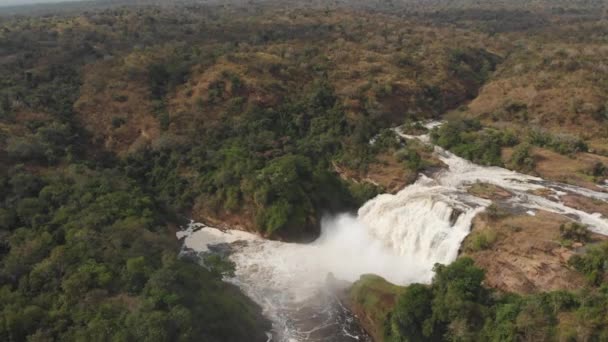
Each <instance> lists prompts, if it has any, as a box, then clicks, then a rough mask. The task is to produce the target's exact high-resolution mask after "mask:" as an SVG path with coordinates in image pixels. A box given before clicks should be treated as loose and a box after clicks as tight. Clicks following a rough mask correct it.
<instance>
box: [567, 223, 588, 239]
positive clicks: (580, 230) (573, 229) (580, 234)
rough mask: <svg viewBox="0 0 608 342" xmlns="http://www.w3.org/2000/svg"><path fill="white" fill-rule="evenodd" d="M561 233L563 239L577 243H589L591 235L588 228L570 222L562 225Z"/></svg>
mask: <svg viewBox="0 0 608 342" xmlns="http://www.w3.org/2000/svg"><path fill="white" fill-rule="evenodd" d="M559 233H560V235H561V237H562V239H568V240H572V241H575V242H587V241H589V238H590V235H591V234H590V232H589V229H588V228H587V226H585V225H583V224H580V223H578V222H569V223H564V224H562V225H560V226H559Z"/></svg>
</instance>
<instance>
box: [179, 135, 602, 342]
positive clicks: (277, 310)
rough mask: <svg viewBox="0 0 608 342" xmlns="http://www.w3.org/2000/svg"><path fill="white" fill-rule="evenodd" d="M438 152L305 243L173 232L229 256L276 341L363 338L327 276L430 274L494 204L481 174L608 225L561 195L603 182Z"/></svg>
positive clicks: (203, 230) (539, 204) (521, 199)
mask: <svg viewBox="0 0 608 342" xmlns="http://www.w3.org/2000/svg"><path fill="white" fill-rule="evenodd" d="M436 125H437V123H429V124H428V125H427V126H428V127H433V126H436ZM395 131H396V132H397V133H398V134H399V135H401V136H403V137H404V138H406V139H418V140H420V141H423V142H425V143H430V142H429V137H428V135H421V136H409V135H406V134H403V133H401V131H400V130H399V129H396V130H395ZM435 154H436V155H437V157H438V158H439V159H440V160H441V161H442V162H443V163H444V164H445V165H446V166H447V168H445V169H443V170H441V171H439V172H436V173H435V174H433V175H432V178H431V177H429V176H425V175H420V177H419V178H418V180H417V181H416V182H415V183H414V184H412V185H409V186H407V187H405V188H404V189H403V190H401V191H400V192H398V193H396V194H394V195H393V194H382V195H379V196H377V197H375V198H373V199H371V200H370V201H368V202H367V203H365V204H364V205H363V206H362V207H361V208H360V209H359V210H358V212H357V214H356V215H354V214H342V215H337V216H333V217H326V218H324V219H323V221H322V231H321V235H320V237H319V238H318V239H317V240H316V241H314V242H312V243H310V244H292V243H284V242H277V241H269V240H264V239H261V238H259V237H258V236H256V235H253V234H249V233H246V232H241V231H230V230H229V231H220V230H218V229H215V228H212V227H206V226H204V225H201V224H197V223H192V224H190V226H189V227H187V229H185V230H184V231H182V232H179V233H178V236H179V237H180V238H183V239H184V246H185V248H187V249H190V250H194V251H197V252H201V253H209V252H211V253H213V252H215V253H226V254H227V255H228V256H229V258H230V259H231V260H232V261H233V262H234V263H235V265H236V270H235V276H234V277H232V278H229V279H227V281H230V282H232V283H234V284H236V285H237V286H239V287H240V288H241V289H242V290H243V291H244V292H245V293H246V294H247V295H248V296H249V297H251V298H252V299H253V300H255V301H256V302H257V303H258V304H260V306H261V307H262V308H263V310H264V314H265V315H266V316H267V317H268V318H269V319H270V320H271V321H272V322H273V330H272V331H271V332H269V338H270V339H271V340H272V341H369V340H370V338H369V336H367V335H366V334H365V333H364V332H363V331H362V330H361V328H360V327H359V326H358V324H357V322H356V320H355V319H354V318H353V317H352V315H351V314H350V313H349V312H348V310H347V309H346V308H344V307H342V305H341V304H340V301H339V300H338V299H337V298H336V295H335V292H334V291H333V289H334V287H335V285H332V284H340V281H345V282H353V281H356V280H357V279H358V278H359V277H360V276H361V275H362V274H367V273H373V274H378V275H380V276H382V277H384V278H385V279H387V280H388V281H390V282H392V283H395V284H400V285H406V284H410V283H412V282H420V283H428V282H430V280H431V279H432V276H433V273H432V268H433V265H434V264H435V263H444V264H447V263H450V262H451V261H453V260H454V259H455V258H456V257H457V255H458V250H459V248H460V245H461V243H462V241H463V239H464V238H465V237H466V236H467V234H468V233H469V231H470V228H471V222H472V220H473V218H474V217H475V215H477V214H478V213H480V212H481V211H483V210H485V208H486V207H487V206H488V205H490V204H491V201H489V200H487V199H483V198H479V197H476V196H473V195H471V194H469V193H468V192H467V189H468V187H469V186H470V185H471V184H474V183H476V182H484V183H489V184H494V185H497V186H500V187H502V188H504V189H506V190H508V191H510V192H511V193H512V194H513V196H512V197H511V198H510V199H508V200H505V201H506V202H507V204H508V205H510V207H511V208H513V209H514V210H521V211H522V212H526V213H528V214H529V215H535V213H536V211H537V210H545V211H549V212H554V213H559V214H563V215H565V216H568V217H570V218H571V219H572V220H574V221H578V222H581V223H584V224H586V225H588V226H589V229H590V230H592V231H594V232H596V233H599V234H604V235H608V220H607V219H606V218H605V217H602V216H601V215H600V214H597V213H587V212H584V211H580V210H577V209H574V208H571V207H568V206H566V205H564V204H563V203H562V202H561V201H560V197H561V196H563V195H565V194H568V193H575V194H578V195H582V196H585V197H589V198H593V199H597V200H603V201H607V200H608V193H606V192H601V191H593V190H589V189H585V188H580V187H576V186H572V185H565V184H561V183H555V182H550V181H546V180H543V179H541V178H538V177H533V176H529V175H524V174H520V173H517V172H514V171H510V170H507V169H504V168H500V167H485V166H480V165H476V164H473V163H471V162H469V161H467V160H465V159H463V158H460V157H458V156H456V155H454V154H452V153H450V152H448V151H446V150H443V149H441V148H440V147H437V146H436V147H435ZM540 189H544V190H545V191H548V192H550V193H551V194H552V195H551V196H550V197H549V198H546V197H542V196H537V195H534V194H532V193H531V192H532V191H535V190H540ZM328 279H329V280H330V281H328ZM332 279H338V280H340V281H333V280H332Z"/></svg>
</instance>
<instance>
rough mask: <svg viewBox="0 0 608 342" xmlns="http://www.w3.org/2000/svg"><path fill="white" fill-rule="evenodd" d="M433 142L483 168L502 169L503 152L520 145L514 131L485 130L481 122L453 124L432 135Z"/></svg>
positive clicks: (443, 126) (455, 122) (456, 122)
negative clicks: (496, 167) (497, 167)
mask: <svg viewBox="0 0 608 342" xmlns="http://www.w3.org/2000/svg"><path fill="white" fill-rule="evenodd" d="M431 139H432V140H433V142H434V143H435V144H437V145H439V146H441V147H443V148H445V149H448V150H450V151H452V152H453V153H455V154H457V155H458V156H460V157H463V158H465V159H469V160H471V161H473V162H475V163H478V164H483V165H496V166H502V165H503V163H502V160H501V150H502V148H503V147H509V146H513V145H515V144H516V143H517V139H516V137H515V135H514V134H513V133H512V132H510V131H499V130H495V129H490V128H487V129H483V128H482V126H481V123H480V122H479V121H478V120H470V119H456V120H450V121H448V122H447V123H446V124H444V125H442V126H441V127H439V128H436V129H434V130H433V131H432V132H431Z"/></svg>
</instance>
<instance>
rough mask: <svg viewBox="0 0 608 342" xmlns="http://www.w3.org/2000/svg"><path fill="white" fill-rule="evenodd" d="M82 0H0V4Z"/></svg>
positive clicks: (13, 4) (12, 4) (11, 4)
mask: <svg viewBox="0 0 608 342" xmlns="http://www.w3.org/2000/svg"><path fill="white" fill-rule="evenodd" d="M65 1H82V0H0V6H15V5H30V4H40V3H50V2H65Z"/></svg>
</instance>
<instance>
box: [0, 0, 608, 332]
mask: <svg viewBox="0 0 608 342" xmlns="http://www.w3.org/2000/svg"><path fill="white" fill-rule="evenodd" d="M493 3H494V2H492V3H488V4H486V5H478V4H477V5H476V4H472V3H470V2H468V1H454V2H450V1H439V0H438V1H431V2H427V1H410V2H405V3H401V2H397V1H382V2H380V3H375V2H368V1H353V2H350V3H345V2H341V1H338V2H335V3H334V4H332V5H326V4H315V3H310V4H306V5H305V4H302V3H300V2H293V3H290V2H280V3H275V2H274V1H268V2H260V3H257V2H256V3H249V4H241V3H238V2H229V3H214V2H208V3H200V2H196V1H184V2H176V3H174V4H170V5H169V4H167V3H165V2H158V1H124V2H123V1H108V2H103V1H93V2H90V3H89V2H87V3H84V2H83V3H73V4H69V5H65V6H59V5H45V6H32V7H29V6H26V7H14V8H6V9H0V204H1V205H0V340H2V341H26V340H27V341H50V340H61V341H72V340H79V341H80V340H85V339H90V340H95V341H107V340H137V341H176V340H179V341H201V340H204V341H250V340H260V341H262V340H266V335H265V331H267V330H268V329H269V322H267V321H266V320H265V319H264V318H263V317H262V315H261V312H260V311H261V310H260V308H259V307H258V306H257V305H256V304H254V303H253V302H252V301H251V300H249V299H248V298H246V297H245V296H244V295H243V294H241V293H240V292H239V291H238V289H237V288H236V287H234V286H232V285H229V284H227V283H225V282H223V281H222V277H223V275H224V273H225V272H230V267H227V269H226V267H212V266H210V265H207V267H200V265H199V262H200V261H199V260H198V259H197V258H191V257H187V256H180V243H179V241H177V240H176V239H175V237H174V235H175V232H176V231H177V229H179V227H180V226H182V225H183V224H184V223H185V222H187V220H188V219H189V218H194V219H196V220H198V221H202V222H205V223H209V224H214V225H226V226H229V227H236V228H239V229H244V230H249V231H252V232H256V233H257V234H259V235H261V236H264V237H266V238H271V239H279V240H287V241H310V240H312V239H314V238H315V237H317V236H318V234H319V229H320V219H321V217H322V215H323V214H325V213H327V212H338V211H348V210H354V209H356V208H357V207H358V206H359V205H361V204H362V203H364V202H365V201H366V200H368V199H369V198H371V197H373V196H374V195H376V194H378V193H380V192H389V191H395V190H398V187H400V186H401V187H402V186H403V185H405V184H407V183H409V182H412V181H414V180H415V179H416V177H417V174H418V172H427V171H428V172H431V171H432V170H434V169H436V168H438V167H441V165H440V162H438V160H436V158H434V157H433V156H432V153H431V152H432V151H430V150H429V148H428V147H426V146H422V145H421V144H417V143H415V142H411V141H406V140H404V139H401V138H399V137H398V136H397V135H396V134H395V133H394V132H393V131H392V130H390V129H389V128H391V127H394V126H396V125H401V124H403V123H412V122H414V121H418V120H424V119H437V118H445V119H447V123H446V124H445V125H443V126H442V127H441V128H438V129H435V130H433V131H432V132H431V137H432V139H433V141H434V142H435V143H436V144H437V145H439V146H442V147H444V148H447V149H450V150H451V151H453V152H454V153H456V154H458V155H460V156H463V157H465V158H467V159H470V160H473V161H475V162H477V163H480V164H485V165H500V166H506V167H508V168H511V169H515V170H519V171H522V172H527V173H531V174H540V175H542V176H543V177H547V178H552V179H556V180H559V181H564V182H569V183H573V184H578V185H583V186H589V187H591V186H594V185H595V184H597V183H601V182H603V180H604V179H605V178H606V177H608V166H607V165H608V161H607V160H608V157H607V156H608V140H607V139H606V133H607V129H608V128H607V127H608V95H607V94H606V89H607V86H608V83H607V82H608V77H606V70H607V66H606V60H608V59H606V57H608V56H607V55H608V49H606V48H605V44H606V43H607V40H608V38H607V37H608V24H607V23H606V21H605V19H604V20H602V16H603V15H605V14H604V13H605V10H604V9H603V8H602V7H601V4H600V3H598V2H594V1H576V2H571V1H554V2H552V1H540V2H534V5H531V4H528V3H527V2H525V1H517V2H513V3H512V4H508V5H497V4H493ZM530 84H534V85H536V86H537V89H538V92H542V99H543V100H544V102H543V103H541V104H539V103H538V98H535V97H533V96H531V95H530V94H529V93H530V92H532V90H530V89H528V87H529V86H530ZM536 91H537V90H535V92H536ZM499 93H500V94H501V95H503V94H507V95H509V96H507V97H509V100H508V101H504V102H497V101H494V100H493V99H494V98H495V97H497V96H496V94H499ZM565 101H567V102H565ZM545 103H549V104H550V105H546V104H545ZM540 127H543V128H542V129H541V128H540ZM551 163H558V164H561V165H566V164H567V165H577V167H576V170H575V171H574V172H570V169H569V170H568V172H570V173H568V174H565V173H559V172H557V171H551V172H549V171H547V170H548V169H550V170H555V168H554V167H553V168H552V167H551V166H552V165H554V164H551ZM564 163H566V164H564ZM547 165H549V166H547ZM579 165H580V167H579ZM387 170H388V171H387ZM387 173H392V174H391V175H387ZM395 174H396V175H397V176H395ZM395 178H397V180H395ZM606 260H608V253H607V252H606V248H605V246H602V247H598V248H596V249H591V250H589V252H588V254H585V255H582V256H579V257H577V258H574V259H572V267H573V268H574V269H576V270H579V271H580V272H582V273H583V274H585V275H586V276H587V277H588V278H589V288H588V289H585V290H584V291H583V292H582V293H580V294H579V293H576V294H575V293H570V292H552V293H543V294H538V295H535V296H531V297H521V296H518V295H511V294H504V293H495V292H493V291H491V290H489V289H487V288H486V287H484V286H483V277H484V275H483V271H482V270H481V269H479V268H476V266H474V265H473V264H472V263H471V262H470V259H459V260H458V261H456V262H455V263H454V264H452V265H449V266H441V265H440V266H437V269H436V276H435V279H434V281H433V283H432V285H431V286H425V285H411V286H410V287H408V288H407V289H406V290H404V292H403V293H402V294H401V295H400V297H399V300H398V302H397V304H396V306H395V308H394V311H391V312H390V313H389V314H388V315H387V316H386V320H385V321H384V322H385V323H384V324H385V326H386V329H385V330H384V333H385V338H386V339H387V340H394V341H419V340H496V341H499V340H500V341H504V340H518V339H521V340H530V341H532V340H534V341H536V340H543V339H551V338H553V337H555V336H559V337H560V338H562V337H563V339H562V340H564V341H566V340H573V339H575V337H577V336H578V337H580V336H583V335H584V336H587V339H583V340H603V339H605V338H607V337H606V336H607V335H606V332H605V331H606V322H605V317H606V308H607V307H608V306H607V303H608V301H607V299H608V297H606V289H605V286H604V285H603V284H604V280H605V277H606V275H605V265H606V262H607V261H606ZM224 266H225V265H224ZM228 266H229V265H228ZM581 326H583V327H585V330H584V331H581V330H575V327H577V328H576V329H579V327H581Z"/></svg>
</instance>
